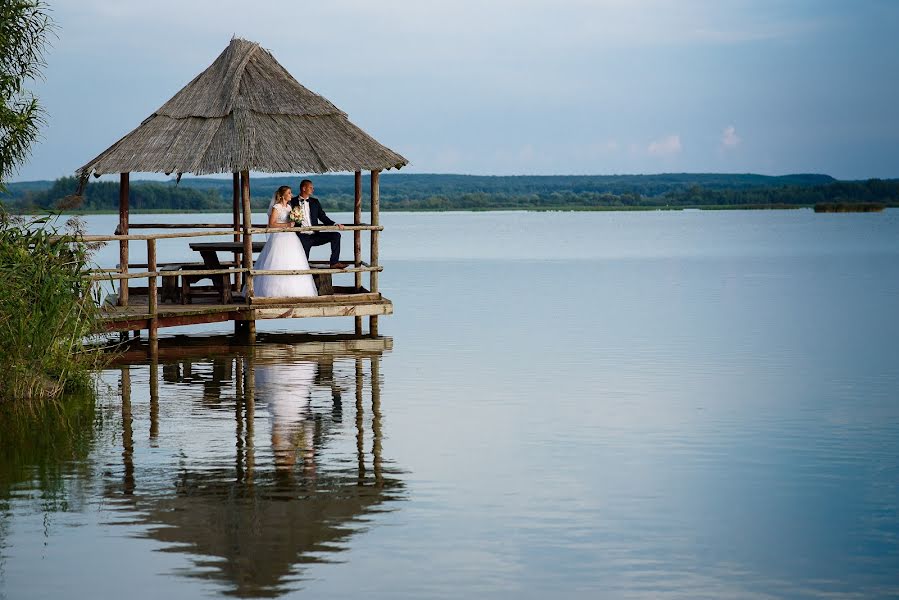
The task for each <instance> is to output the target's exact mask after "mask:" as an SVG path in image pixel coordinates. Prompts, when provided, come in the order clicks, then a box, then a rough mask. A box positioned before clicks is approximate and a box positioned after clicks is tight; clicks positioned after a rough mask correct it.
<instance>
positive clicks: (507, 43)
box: [13, 0, 899, 181]
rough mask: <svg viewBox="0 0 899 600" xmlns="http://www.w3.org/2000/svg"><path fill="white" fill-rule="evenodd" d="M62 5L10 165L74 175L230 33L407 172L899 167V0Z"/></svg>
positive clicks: (203, 63) (884, 172)
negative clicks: (36, 124)
mask: <svg viewBox="0 0 899 600" xmlns="http://www.w3.org/2000/svg"><path fill="white" fill-rule="evenodd" d="M48 4H49V6H50V10H51V16H52V18H53V19H54V20H55V22H56V24H57V26H58V29H57V37H56V38H55V39H53V41H52V47H51V48H50V49H49V51H48V53H47V63H48V64H47V68H46V69H45V72H44V75H45V78H44V80H43V81H38V82H34V84H33V85H32V86H31V89H32V91H34V92H35V93H36V94H37V95H38V97H39V98H40V100H41V102H42V103H43V105H44V107H45V108H46V110H47V113H48V117H47V125H46V126H45V127H44V128H43V130H42V137H41V140H40V142H39V143H38V144H37V145H36V146H35V147H34V148H33V152H32V156H31V159H30V160H29V162H28V163H27V164H26V165H25V166H23V167H22V168H21V169H20V171H19V173H18V174H17V175H16V176H15V177H14V178H13V180H14V181H29V180H36V179H54V178H56V177H60V176H63V175H71V174H73V173H74V171H75V170H76V169H77V168H78V167H80V166H81V165H83V164H85V163H86V162H88V161H89V160H90V159H91V158H93V157H94V156H96V155H97V154H99V153H100V152H102V151H103V150H105V149H106V148H108V147H109V146H111V145H112V144H113V143H114V142H115V141H116V140H118V139H119V138H121V137H122V136H124V135H125V134H126V133H128V132H129V131H131V130H132V129H133V128H135V127H136V126H138V125H139V124H140V122H141V121H143V120H144V119H145V118H146V117H148V116H150V115H151V114H152V113H153V112H154V111H155V110H156V109H157V108H159V107H160V106H161V105H162V104H164V103H165V102H166V100H168V99H169V98H170V97H171V96H173V95H174V94H175V93H176V92H177V91H178V90H180V89H181V88H182V87H183V86H184V85H185V84H186V83H187V82H189V81H190V80H191V79H193V77H194V76H196V75H197V74H198V73H200V72H201V71H202V70H204V69H205V68H206V67H208V66H209V65H210V64H211V63H212V62H213V61H214V60H215V58H216V57H217V56H218V55H219V54H220V53H221V52H222V50H224V49H225V48H226V47H227V45H228V43H229V41H230V40H231V38H232V36H235V35H236V36H238V37H243V38H246V39H249V40H252V41H255V42H258V43H259V44H260V45H261V46H262V47H264V48H266V49H267V50H269V51H270V52H271V53H272V54H273V55H274V57H275V58H276V59H277V60H278V61H279V62H280V63H281V64H282V65H283V66H284V67H285V68H286V69H287V70H288V71H289V72H290V73H291V74H292V75H293V76H294V77H295V78H296V79H297V80H298V81H299V82H300V83H302V84H303V85H304V86H306V87H307V88H309V89H311V90H312V91H314V92H316V93H318V94H321V95H323V96H325V97H326V98H328V99H329V100H331V102H333V103H334V104H335V105H336V106H337V107H339V108H340V109H342V110H343V111H344V112H346V113H347V114H348V115H349V118H350V120H351V121H352V122H353V123H355V124H356V125H358V126H360V127H361V128H362V129H364V130H366V131H367V132H368V133H369V134H371V135H372V136H374V137H375V138H376V139H377V140H378V141H380V142H381V143H382V144H384V145H385V146H387V147H389V148H391V149H393V150H395V151H397V152H399V153H400V154H402V155H403V156H405V157H406V158H407V159H408V160H409V161H410V165H409V166H408V167H406V168H404V169H403V172H410V173H467V174H480V175H519V174H528V175H546V174H595V175H607V174H625V173H665V172H718V173H721V172H728V173H736V172H738V173H745V172H752V173H763V174H769V175H780V174H787V173H827V174H830V175H833V176H834V177H838V178H841V179H865V178H869V177H883V178H887V177H893V178H895V177H899V118H897V108H899V78H897V77H896V73H897V72H899V35H896V31H899V2H897V1H895V0H853V1H851V2H849V1H844V0H839V1H833V0H547V1H543V0H453V1H452V2H449V1H447V2H437V1H432V0H396V1H389V0H388V1H386V2H377V3H376V2H370V1H368V0H331V1H329V2H307V1H302V0H256V2H254V3H250V2H233V1H231V0H154V2H146V1H145V0H141V1H132V0H119V1H115V2H113V1H110V0H48ZM273 143H274V142H273Z"/></svg>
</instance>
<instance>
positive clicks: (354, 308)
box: [253, 300, 393, 319]
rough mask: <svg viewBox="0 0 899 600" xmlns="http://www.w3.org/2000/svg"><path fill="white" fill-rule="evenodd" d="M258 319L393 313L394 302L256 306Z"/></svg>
mask: <svg viewBox="0 0 899 600" xmlns="http://www.w3.org/2000/svg"><path fill="white" fill-rule="evenodd" d="M253 313H254V315H255V318H256V319H303V318H310V317H363V316H377V315H392V314H393V303H392V302H390V301H389V300H382V301H381V302H371V303H368V304H354V305H353V304H350V305H347V304H333V305H323V306H294V307H283V308H256V309H254V310H253Z"/></svg>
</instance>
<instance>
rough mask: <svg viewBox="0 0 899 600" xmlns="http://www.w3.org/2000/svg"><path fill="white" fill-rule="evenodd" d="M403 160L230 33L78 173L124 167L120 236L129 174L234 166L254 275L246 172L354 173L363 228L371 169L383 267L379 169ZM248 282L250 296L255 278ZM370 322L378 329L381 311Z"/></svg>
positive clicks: (246, 262) (237, 209) (124, 263)
mask: <svg viewBox="0 0 899 600" xmlns="http://www.w3.org/2000/svg"><path fill="white" fill-rule="evenodd" d="M406 164H407V160H406V159H405V158H403V157H402V156H401V155H399V154H397V153H396V152H394V151H392V150H390V149H389V148H387V147H385V146H383V145H381V144H380V143H378V142H377V141H376V140H375V139H374V138H372V137H371V136H369V135H368V134H366V133H365V132H364V131H362V130H361V129H360V128H358V127H357V126H355V125H354V124H353V123H351V122H350V121H349V119H348V118H347V115H346V113H344V112H343V111H341V110H340V109H338V108H337V107H336V106H334V105H333V104H332V103H331V102H329V101H328V100H327V99H325V98H323V97H322V96H319V95H318V94H315V93H314V92H312V91H310V90H308V89H306V88H305V87H303V86H302V85H300V83H299V82H297V81H296V80H295V79H294V78H293V77H292V76H291V75H290V73H288V72H287V70H286V69H285V68H284V67H282V66H281V65H280V64H279V63H278V61H277V60H275V58H274V57H273V56H272V55H271V53H269V52H268V51H267V50H265V49H263V48H261V47H260V46H259V44H256V43H254V42H250V41H247V40H243V39H239V38H234V39H232V40H231V43H230V44H229V45H228V47H227V48H226V49H225V50H224V52H222V53H221V54H220V55H219V57H218V58H217V59H216V60H215V61H214V62H213V63H212V65H210V66H209V67H208V68H207V69H206V70H204V71H203V72H202V73H200V74H199V75H198V76H197V77H195V78H194V79H193V81H191V82H190V83H188V84H187V85H186V86H184V88H183V89H181V90H180V91H179V92H178V93H177V94H175V95H174V96H173V97H172V98H171V99H170V100H169V101H168V102H166V103H165V104H163V105H162V106H161V107H160V108H159V109H158V110H157V111H156V112H154V113H153V114H152V115H150V116H149V117H147V118H146V119H145V120H144V121H143V122H142V123H141V124H140V125H139V126H138V127H137V128H135V129H134V130H133V131H131V132H130V133H128V134H127V135H126V136H124V137H123V138H122V139H120V140H119V141H117V142H116V143H114V144H113V145H112V146H110V147H109V148H108V149H106V150H105V151H103V152H102V153H101V154H100V155H99V156H97V157H96V158H94V159H92V160H91V161H89V162H88V163H87V164H85V165H84V166H83V167H81V168H80V169H78V171H77V174H78V175H79V177H80V178H81V187H82V189H83V187H84V185H85V184H86V182H87V180H88V178H89V177H90V176H91V175H94V176H96V177H99V176H101V175H105V174H111V173H119V174H120V181H121V189H120V192H119V226H118V230H117V232H116V233H117V234H119V235H123V236H126V235H128V234H129V229H130V224H129V210H128V193H129V190H128V185H129V173H131V172H132V171H134V172H152V173H165V174H172V173H175V174H176V175H177V177H178V178H179V179H180V177H181V175H182V174H183V173H192V174H195V175H205V174H214V173H232V175H233V198H234V203H233V217H234V218H233V231H234V234H235V237H234V239H235V241H238V239H239V238H238V234H239V233H240V234H242V238H243V239H242V241H243V244H244V248H243V268H244V269H246V270H247V274H248V275H249V272H248V270H249V269H251V268H252V251H251V249H252V240H251V238H252V232H251V231H250V228H251V227H252V225H251V218H250V213H251V210H250V178H249V177H250V176H249V174H250V171H257V172H266V173H328V172H337V171H350V172H354V173H355V211H354V212H355V215H354V222H353V224H354V225H356V226H359V225H362V223H361V212H362V190H361V188H362V171H363V170H368V171H370V172H371V223H370V227H375V228H377V229H371V260H370V266H377V260H378V230H379V229H380V227H379V218H378V210H379V192H378V182H379V175H380V172H381V171H382V170H384V169H394V168H395V169H399V168H401V167H403V166H405V165H406ZM241 208H242V210H241ZM241 216H242V217H243V218H242V220H241ZM201 226H205V227H208V224H204V225H201ZM362 229H365V227H363V228H362ZM119 242H120V265H119V271H120V272H121V273H124V274H127V270H128V240H127V239H125V240H119ZM354 242H355V244H354V250H355V257H354V258H355V263H356V267H359V265H360V264H361V248H360V246H361V230H360V229H355V228H354ZM154 260H155V259H154ZM151 270H152V269H151ZM355 276H356V289H357V290H358V289H361V277H362V273H361V272H358V271H357V272H356V274H355ZM370 276H371V282H370V288H371V290H370V291H371V292H377V286H378V283H377V271H370ZM247 280H248V281H247V283H248V284H249V286H248V287H249V290H250V294H252V277H251V276H248V277H247ZM151 281H153V280H152V279H151ZM122 282H123V284H122V285H121V286H120V292H119V295H118V304H119V305H121V306H127V303H128V285H127V283H126V282H127V279H122ZM154 283H155V282H154ZM360 318H361V317H357V330H358V329H359V328H360V321H359V320H358V319H360ZM371 319H373V321H372V323H373V325H374V329H375V331H376V328H377V317H376V316H373V317H371ZM151 334H152V331H151Z"/></svg>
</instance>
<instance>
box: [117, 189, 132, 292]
mask: <svg viewBox="0 0 899 600" xmlns="http://www.w3.org/2000/svg"><path fill="white" fill-rule="evenodd" d="M128 177H129V175H128V173H121V174H119V227H118V229H116V233H117V234H119V235H128V220H129V215H128V192H129V190H128ZM119 270H120V272H122V273H126V274H127V273H128V240H121V241H119ZM118 298H119V305H120V306H128V281H127V280H125V281H120V282H119V296H118Z"/></svg>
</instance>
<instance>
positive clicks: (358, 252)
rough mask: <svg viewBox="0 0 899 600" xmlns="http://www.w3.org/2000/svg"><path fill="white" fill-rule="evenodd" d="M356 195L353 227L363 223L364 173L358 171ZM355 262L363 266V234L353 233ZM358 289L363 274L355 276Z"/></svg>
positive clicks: (356, 173) (355, 179)
mask: <svg viewBox="0 0 899 600" xmlns="http://www.w3.org/2000/svg"><path fill="white" fill-rule="evenodd" d="M353 181H354V184H355V186H354V189H355V193H354V196H353V225H359V224H360V223H362V171H356V172H355V174H354V177H353ZM353 261H354V262H355V264H356V266H357V267H361V266H362V232H361V231H360V230H358V229H357V230H355V231H353ZM354 281H355V282H356V288H360V287H362V273H356V274H355V275H354Z"/></svg>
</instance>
